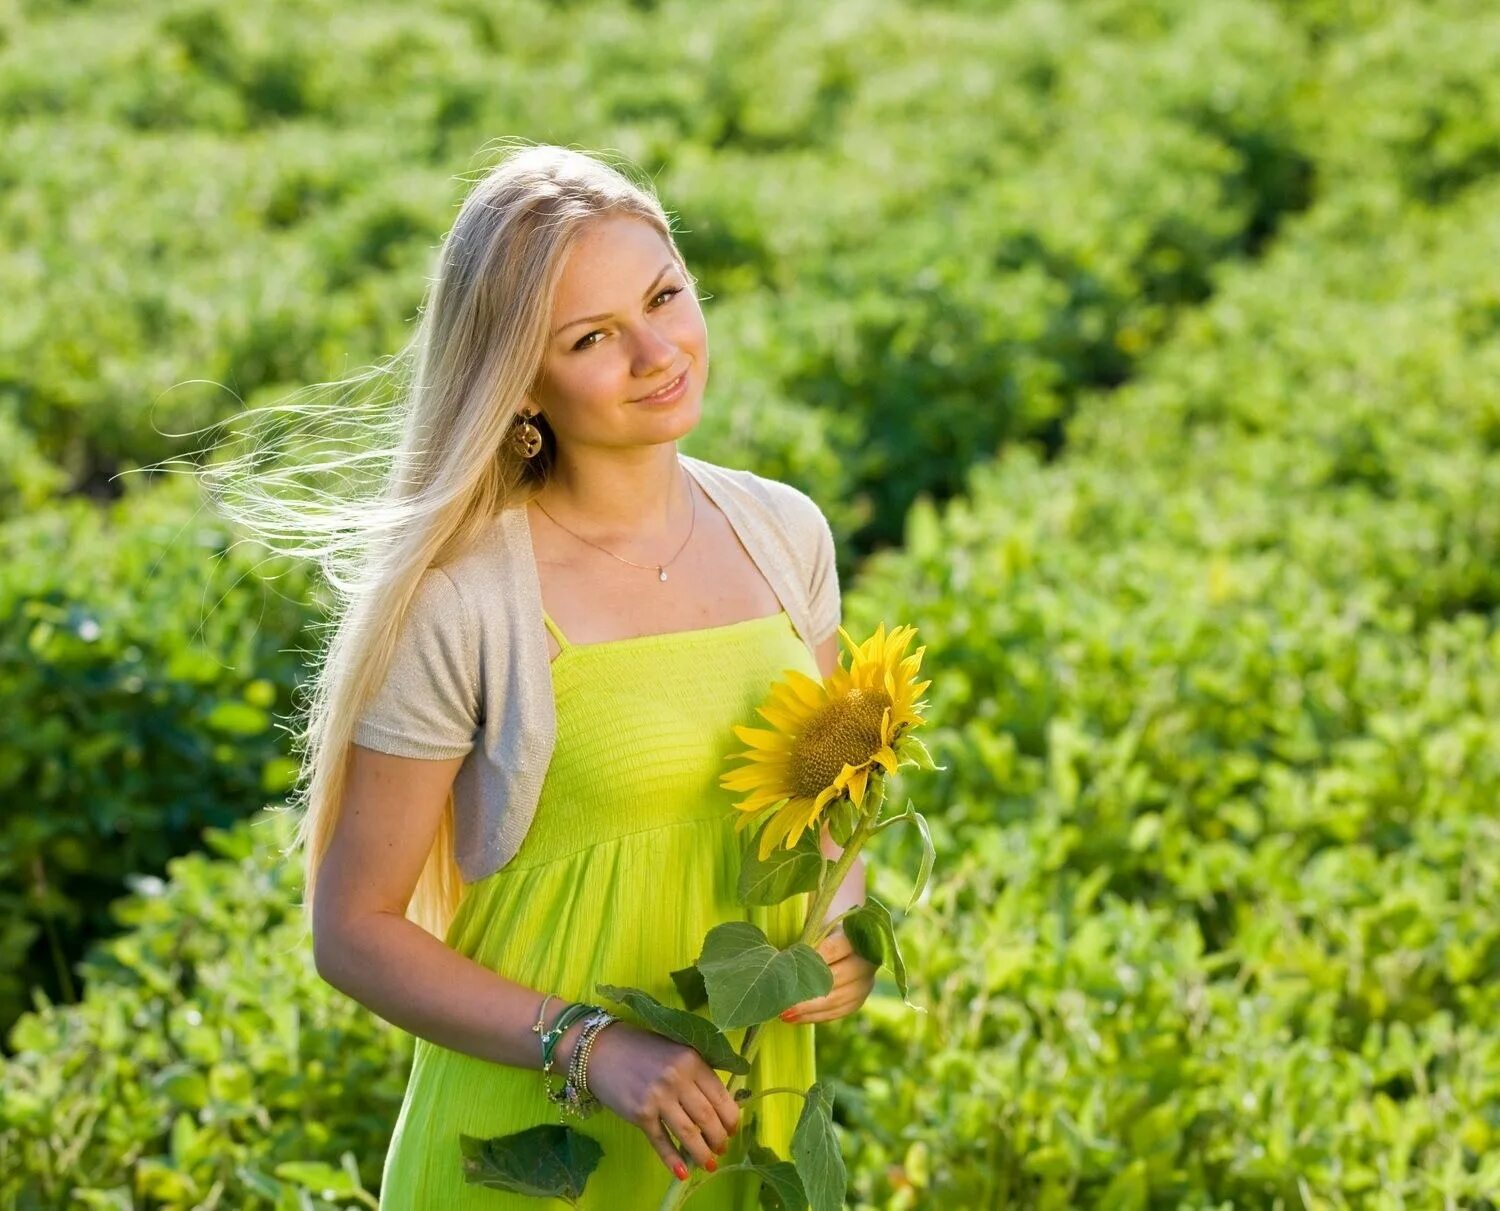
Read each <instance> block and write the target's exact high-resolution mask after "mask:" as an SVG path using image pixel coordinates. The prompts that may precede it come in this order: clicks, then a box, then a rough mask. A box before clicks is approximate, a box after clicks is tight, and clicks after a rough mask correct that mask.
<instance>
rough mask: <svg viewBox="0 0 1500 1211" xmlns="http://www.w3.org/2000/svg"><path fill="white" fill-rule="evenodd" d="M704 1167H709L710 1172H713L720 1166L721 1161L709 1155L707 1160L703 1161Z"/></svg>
mask: <svg viewBox="0 0 1500 1211" xmlns="http://www.w3.org/2000/svg"><path fill="white" fill-rule="evenodd" d="M703 1167H704V1168H705V1169H707V1170H708V1171H709V1172H710V1173H712V1172H713V1171H714V1170H716V1169H717V1168H718V1167H719V1162H718V1161H716V1160H714V1158H713V1157H709V1158H708V1159H707V1160H706V1161H704V1162H703Z"/></svg>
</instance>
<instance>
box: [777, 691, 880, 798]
mask: <svg viewBox="0 0 1500 1211" xmlns="http://www.w3.org/2000/svg"><path fill="white" fill-rule="evenodd" d="M890 705H891V698H890V695H889V694H887V693H886V692H885V691H884V690H850V691H849V692H848V693H847V694H845V695H844V696H843V697H842V698H840V699H839V700H838V701H837V702H830V703H829V704H828V705H827V706H825V707H824V708H823V709H822V710H821V711H819V712H818V713H817V714H816V715H814V716H813V717H812V718H811V719H809V720H808V721H807V723H806V724H805V725H804V726H803V728H802V734H801V735H800V736H798V737H797V740H796V743H795V744H793V745H792V752H791V761H790V765H791V775H792V789H793V790H794V792H795V793H796V794H798V795H800V796H802V797H804V798H807V799H815V798H817V796H818V793H819V792H820V791H822V790H824V789H826V788H827V787H829V786H831V785H832V784H833V780H834V779H835V778H837V777H838V776H839V773H840V771H842V770H843V768H844V766H846V765H855V766H858V765H863V764H864V763H865V762H866V761H869V760H870V758H871V757H873V756H874V755H875V754H876V753H877V752H879V751H880V717H881V715H883V714H884V713H885V708H886V707H888V706H890Z"/></svg>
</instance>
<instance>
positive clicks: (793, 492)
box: [682, 454, 828, 534]
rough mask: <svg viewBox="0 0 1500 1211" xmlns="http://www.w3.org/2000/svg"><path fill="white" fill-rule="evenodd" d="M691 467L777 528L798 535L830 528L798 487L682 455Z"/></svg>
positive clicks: (811, 500)
mask: <svg viewBox="0 0 1500 1211" xmlns="http://www.w3.org/2000/svg"><path fill="white" fill-rule="evenodd" d="M682 458H683V459H684V460H685V461H690V462H691V463H692V469H693V470H694V471H695V472H697V473H698V476H699V479H700V480H706V481H708V482H709V484H710V486H711V487H717V488H720V489H721V490H722V491H723V492H724V493H725V494H727V495H729V496H730V497H731V498H732V499H735V500H736V501H737V502H738V503H739V504H741V505H742V506H743V507H745V508H747V509H749V510H751V511H753V512H756V513H758V514H760V515H762V516H763V517H764V519H765V520H767V521H770V522H772V523H775V524H781V525H787V524H790V525H792V526H793V527H794V529H795V530H796V531H797V532H799V533H803V534H805V533H808V532H816V531H817V530H819V529H821V528H823V527H826V526H827V524H828V523H827V518H826V517H825V516H824V514H823V510H822V507H821V506H820V505H819V504H818V502H817V501H815V500H814V499H813V498H812V497H811V496H810V495H808V493H806V492H804V491H803V490H802V489H801V488H799V487H797V486H796V485H795V484H789V483H785V482H784V481H782V480H779V479H772V478H771V477H770V476H768V475H760V474H757V473H756V472H754V471H750V470H746V469H745V468H743V467H726V466H722V465H720V464H719V463H713V462H709V461H707V460H706V459H701V458H693V457H691V456H689V455H686V454H685V455H682Z"/></svg>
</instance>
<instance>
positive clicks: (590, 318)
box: [552, 261, 672, 336]
mask: <svg viewBox="0 0 1500 1211" xmlns="http://www.w3.org/2000/svg"><path fill="white" fill-rule="evenodd" d="M671 268H672V262H671V261H668V262H667V263H666V264H665V265H663V266H662V267H661V268H660V269H658V270H657V271H656V276H655V277H654V278H652V279H651V285H649V286H647V287H646V293H645V294H643V295H642V296H641V297H642V298H643V299H649V298H650V297H651V292H652V291H653V290H655V289H656V283H657V282H659V281H661V279H662V276H663V275H664V274H665V273H666V272H667V271H668V270H669V269H671ZM610 314H611V313H610V312H608V311H606V312H605V313H604V314H603V315H584V316H579V318H578V319H576V320H569V321H568V322H567V323H566V324H563V325H561V326H560V327H558V328H557V329H556V330H555V331H554V332H553V333H552V335H553V336H557V335H559V334H560V333H563V332H566V331H567V330H568V329H569V328H571V327H573V325H574V324H592V323H595V322H596V321H598V320H607V319H609V317H610Z"/></svg>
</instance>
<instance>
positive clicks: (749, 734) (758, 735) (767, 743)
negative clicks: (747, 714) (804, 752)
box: [734, 723, 788, 749]
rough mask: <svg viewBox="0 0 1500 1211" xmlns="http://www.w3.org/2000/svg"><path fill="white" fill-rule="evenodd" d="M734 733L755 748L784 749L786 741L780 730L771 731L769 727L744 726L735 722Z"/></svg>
mask: <svg viewBox="0 0 1500 1211" xmlns="http://www.w3.org/2000/svg"><path fill="white" fill-rule="evenodd" d="M734 734H735V735H736V736H738V737H739V738H740V739H741V740H743V741H744V742H745V743H746V744H749V745H752V746H753V747H755V748H766V749H784V748H786V747H787V743H788V742H787V737H786V736H785V735H783V734H782V733H781V732H773V731H771V730H770V729H769V728H763V727H745V726H744V725H743V724H739V723H737V724H735V725H734Z"/></svg>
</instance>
